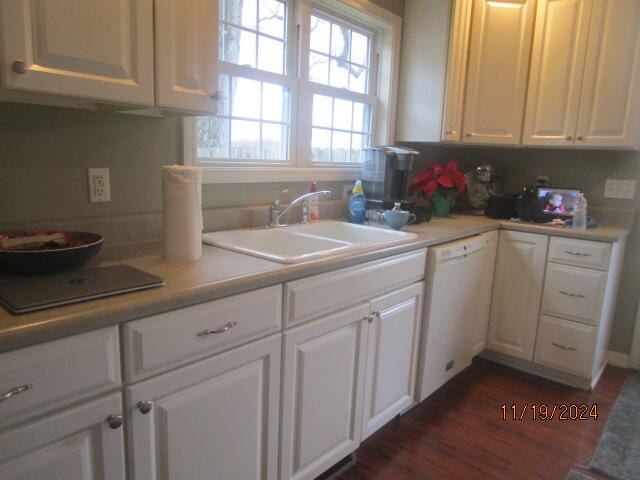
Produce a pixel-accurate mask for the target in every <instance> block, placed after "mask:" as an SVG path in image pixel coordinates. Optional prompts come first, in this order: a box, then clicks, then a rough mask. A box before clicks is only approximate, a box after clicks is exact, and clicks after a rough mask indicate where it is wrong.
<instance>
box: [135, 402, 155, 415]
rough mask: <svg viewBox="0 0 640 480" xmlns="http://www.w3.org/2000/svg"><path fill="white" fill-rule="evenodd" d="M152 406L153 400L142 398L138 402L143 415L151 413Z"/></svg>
mask: <svg viewBox="0 0 640 480" xmlns="http://www.w3.org/2000/svg"><path fill="white" fill-rule="evenodd" d="M152 408H153V402H150V401H148V400H140V401H139V402H138V410H140V413H142V414H143V415H146V414H147V413H149V412H150V411H151V409H152Z"/></svg>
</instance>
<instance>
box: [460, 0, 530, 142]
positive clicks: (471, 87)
mask: <svg viewBox="0 0 640 480" xmlns="http://www.w3.org/2000/svg"><path fill="white" fill-rule="evenodd" d="M534 6H535V1H534V0H508V1H507V0H477V1H475V2H474V8H473V15H472V19H473V20H472V24H471V45H470V47H469V69H468V71H469V73H468V77H467V95H466V101H465V115H464V141H465V142H471V143H481V144H486V143H488V144H503V145H516V144H518V143H519V142H520V136H521V132H522V119H523V113H524V101H525V90H526V86H527V76H528V71H529V55H530V53H531V32H532V28H533V17H534V13H535V10H534Z"/></svg>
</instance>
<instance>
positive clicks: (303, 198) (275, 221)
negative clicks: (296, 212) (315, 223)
mask: <svg viewBox="0 0 640 480" xmlns="http://www.w3.org/2000/svg"><path fill="white" fill-rule="evenodd" d="M287 193H289V189H288V188H285V189H284V190H283V191H282V193H280V195H278V197H277V198H276V199H275V200H274V201H273V203H272V204H271V208H270V209H269V225H268V227H269V228H273V227H281V226H282V225H280V217H282V216H283V215H284V214H285V213H287V212H288V211H289V210H291V208H293V207H295V206H296V205H297V204H299V203H302V222H301V223H309V202H308V200H309V198H311V197H315V196H320V195H322V196H326V195H331V191H330V190H319V191H317V192H311V193H305V194H304V195H300V196H299V197H298V198H296V199H294V200H292V201H291V203H290V204H289V206H288V207H287V208H285V209H284V210H282V211H280V200H281V199H282V196H283V195H285V194H287Z"/></svg>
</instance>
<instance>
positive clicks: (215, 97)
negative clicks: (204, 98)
mask: <svg viewBox="0 0 640 480" xmlns="http://www.w3.org/2000/svg"><path fill="white" fill-rule="evenodd" d="M209 97H210V98H211V99H212V100H215V101H216V102H217V101H219V100H220V98H222V97H221V96H220V91H217V92H214V93H212V94H211V95H209Z"/></svg>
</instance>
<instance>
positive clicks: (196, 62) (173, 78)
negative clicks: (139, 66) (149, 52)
mask: <svg viewBox="0 0 640 480" xmlns="http://www.w3.org/2000/svg"><path fill="white" fill-rule="evenodd" d="M155 47H156V48H155V61H156V103H157V105H158V106H160V107H164V108H171V109H177V110H184V111H191V112H198V113H213V112H214V110H215V107H216V101H215V100H214V96H215V92H216V90H217V89H218V77H217V62H218V1H217V0H155Z"/></svg>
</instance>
